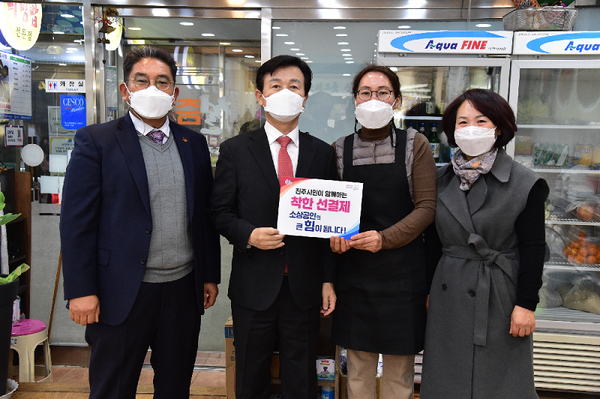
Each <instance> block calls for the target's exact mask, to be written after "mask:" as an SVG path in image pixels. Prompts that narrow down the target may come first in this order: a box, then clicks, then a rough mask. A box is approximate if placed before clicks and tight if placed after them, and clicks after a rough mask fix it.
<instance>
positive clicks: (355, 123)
mask: <svg viewBox="0 0 600 399" xmlns="http://www.w3.org/2000/svg"><path fill="white" fill-rule="evenodd" d="M357 124H358V119H356V118H354V133H356V134H358V130H357V129H356V125H357Z"/></svg>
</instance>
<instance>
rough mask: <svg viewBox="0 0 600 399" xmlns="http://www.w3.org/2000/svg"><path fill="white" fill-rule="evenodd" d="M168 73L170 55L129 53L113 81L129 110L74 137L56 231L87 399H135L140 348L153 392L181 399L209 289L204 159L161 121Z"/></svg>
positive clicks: (172, 70) (196, 144) (171, 71)
mask: <svg viewBox="0 0 600 399" xmlns="http://www.w3.org/2000/svg"><path fill="white" fill-rule="evenodd" d="M176 73H177V66H176V64H175V61H174V60H173V57H171V55H170V54H169V53H167V52H165V51H163V50H160V49H156V48H153V47H144V48H141V49H136V50H134V51H133V52H132V53H131V54H129V55H128V56H127V58H126V59H125V62H124V78H125V82H124V83H121V85H120V92H121V95H122V97H123V100H124V101H125V102H126V103H127V104H128V105H129V113H128V114H127V115H125V116H124V117H122V118H120V119H117V120H114V121H111V122H108V123H105V124H100V125H92V126H87V127H84V128H83V129H81V130H79V131H78V132H77V134H76V135H75V148H74V150H73V153H72V155H71V161H70V162H69V166H68V168H67V174H66V177H65V184H64V190H63V202H62V214H61V221H60V232H61V242H62V259H63V265H64V266H63V270H64V291H65V298H66V299H68V300H69V312H70V317H71V319H72V320H73V321H74V322H76V323H78V324H81V325H84V326H87V327H86V334H85V336H86V341H87V342H88V343H89V344H90V345H91V347H92V354H91V359H90V369H89V379H90V391H91V393H90V398H101V399H107V398H135V395H136V388H137V383H138V379H139V375H140V372H141V368H142V365H143V362H144V358H145V356H146V354H147V352H148V348H151V349H152V355H151V360H150V361H151V364H152V367H153V369H154V390H155V392H154V397H155V398H165V399H174V398H188V397H189V387H190V383H191V377H192V373H193V368H194V361H195V358H196V352H197V347H198V334H199V331H200V316H201V314H203V313H204V310H205V309H208V308H209V307H211V306H212V305H213V304H214V303H215V299H216V297H217V294H218V289H217V284H218V283H219V282H220V247H219V235H218V233H217V232H216V230H215V229H214V227H213V226H212V225H211V222H210V221H209V218H208V214H207V211H208V202H209V196H210V192H211V186H212V170H211V164H210V156H209V153H208V147H207V144H206V140H205V138H204V136H203V135H201V134H198V133H196V132H194V131H192V130H190V129H187V128H185V127H183V126H180V125H178V124H176V123H174V122H171V121H170V120H169V119H168V117H167V116H168V113H169V112H170V111H171V108H172V106H173V104H174V102H175V100H176V98H177V95H178V94H179V89H178V88H176V87H175V76H176Z"/></svg>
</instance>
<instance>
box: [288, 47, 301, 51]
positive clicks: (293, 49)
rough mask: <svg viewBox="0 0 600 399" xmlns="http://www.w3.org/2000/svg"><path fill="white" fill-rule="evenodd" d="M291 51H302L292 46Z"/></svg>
mask: <svg viewBox="0 0 600 399" xmlns="http://www.w3.org/2000/svg"><path fill="white" fill-rule="evenodd" d="M290 51H300V49H299V48H291V49H290Z"/></svg>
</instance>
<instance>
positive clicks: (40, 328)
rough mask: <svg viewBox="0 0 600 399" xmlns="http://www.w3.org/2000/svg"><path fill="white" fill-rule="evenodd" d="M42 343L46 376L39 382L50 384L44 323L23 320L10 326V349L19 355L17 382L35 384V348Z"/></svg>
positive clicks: (49, 366)
mask: <svg viewBox="0 0 600 399" xmlns="http://www.w3.org/2000/svg"><path fill="white" fill-rule="evenodd" d="M42 342H43V343H44V365H45V367H46V376H45V377H44V378H43V379H42V380H40V381H39V382H41V381H44V382H52V361H51V360H50V344H49V343H48V329H47V328H46V323H44V322H43V321H41V320H34V319H23V320H21V321H20V322H18V323H16V324H13V325H12V333H11V343H10V344H11V345H10V348H11V349H13V350H15V351H17V353H18V354H19V382H35V348H37V346H38V345H39V344H41V343H42Z"/></svg>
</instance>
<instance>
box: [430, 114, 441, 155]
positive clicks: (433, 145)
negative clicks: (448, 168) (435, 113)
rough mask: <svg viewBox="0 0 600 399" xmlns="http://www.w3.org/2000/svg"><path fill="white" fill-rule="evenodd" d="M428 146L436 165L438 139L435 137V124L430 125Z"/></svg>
mask: <svg viewBox="0 0 600 399" xmlns="http://www.w3.org/2000/svg"><path fill="white" fill-rule="evenodd" d="M429 145H430V146H431V152H432V154H433V159H434V161H435V162H436V163H437V162H439V161H440V139H439V138H438V135H437V123H432V124H431V128H430V130H429Z"/></svg>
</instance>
